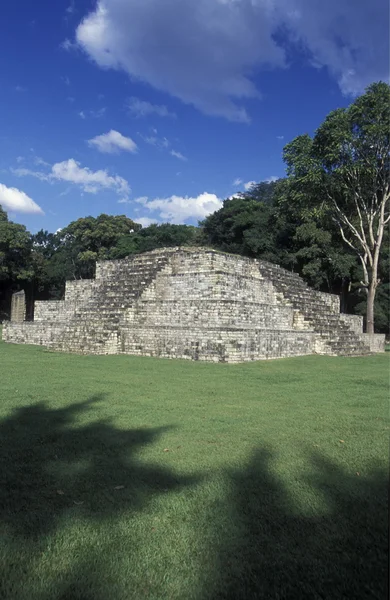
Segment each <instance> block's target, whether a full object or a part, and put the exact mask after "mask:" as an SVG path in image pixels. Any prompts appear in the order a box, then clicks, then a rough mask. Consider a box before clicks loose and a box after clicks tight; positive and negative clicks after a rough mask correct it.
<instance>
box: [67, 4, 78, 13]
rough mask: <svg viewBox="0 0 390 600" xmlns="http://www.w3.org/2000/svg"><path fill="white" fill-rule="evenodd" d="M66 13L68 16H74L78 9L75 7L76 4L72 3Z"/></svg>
mask: <svg viewBox="0 0 390 600" xmlns="http://www.w3.org/2000/svg"><path fill="white" fill-rule="evenodd" d="M65 12H66V13H67V14H68V15H73V14H74V13H75V12H76V7H75V5H74V2H71V3H70V4H69V6H68V7H67V8H66V9H65Z"/></svg>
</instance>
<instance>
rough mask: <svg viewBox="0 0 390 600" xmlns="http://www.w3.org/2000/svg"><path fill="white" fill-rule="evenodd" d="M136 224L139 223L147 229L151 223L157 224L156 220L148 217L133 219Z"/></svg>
mask: <svg viewBox="0 0 390 600" xmlns="http://www.w3.org/2000/svg"><path fill="white" fill-rule="evenodd" d="M134 221H135V222H136V223H140V225H142V227H149V225H153V223H157V222H158V221H157V219H150V218H149V217H139V218H138V217H136V218H135V219H134Z"/></svg>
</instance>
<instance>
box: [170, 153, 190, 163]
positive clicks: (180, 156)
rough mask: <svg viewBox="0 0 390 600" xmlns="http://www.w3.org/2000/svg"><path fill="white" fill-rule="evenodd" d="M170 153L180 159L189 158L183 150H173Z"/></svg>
mask: <svg viewBox="0 0 390 600" xmlns="http://www.w3.org/2000/svg"><path fill="white" fill-rule="evenodd" d="M170 154H171V156H174V157H175V158H178V159H179V160H184V161H185V160H188V159H187V157H185V156H184V155H183V154H182V153H181V152H176V150H171V152H170Z"/></svg>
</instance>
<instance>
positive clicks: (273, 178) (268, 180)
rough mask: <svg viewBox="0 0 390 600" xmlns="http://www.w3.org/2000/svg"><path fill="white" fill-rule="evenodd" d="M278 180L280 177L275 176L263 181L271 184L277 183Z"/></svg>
mask: <svg viewBox="0 0 390 600" xmlns="http://www.w3.org/2000/svg"><path fill="white" fill-rule="evenodd" d="M278 179H280V177H278V176H277V175H271V177H268V179H264V181H265V182H266V183H273V182H274V181H278ZM252 183H254V182H252Z"/></svg>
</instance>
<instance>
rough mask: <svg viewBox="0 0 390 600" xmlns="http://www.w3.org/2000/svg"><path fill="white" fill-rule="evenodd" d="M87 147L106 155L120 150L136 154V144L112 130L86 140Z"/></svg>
mask: <svg viewBox="0 0 390 600" xmlns="http://www.w3.org/2000/svg"><path fill="white" fill-rule="evenodd" d="M88 145H89V146H91V147H92V148H96V149H97V150H99V152H103V153H106V154H115V153H117V152H120V151H121V150H124V151H125V152H137V144H136V143H135V142H133V140H132V139H131V138H129V137H125V136H124V135H122V134H121V133H119V131H115V130H114V129H111V131H109V132H108V133H103V134H102V135H97V136H96V137H94V138H92V139H91V140H88Z"/></svg>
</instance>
